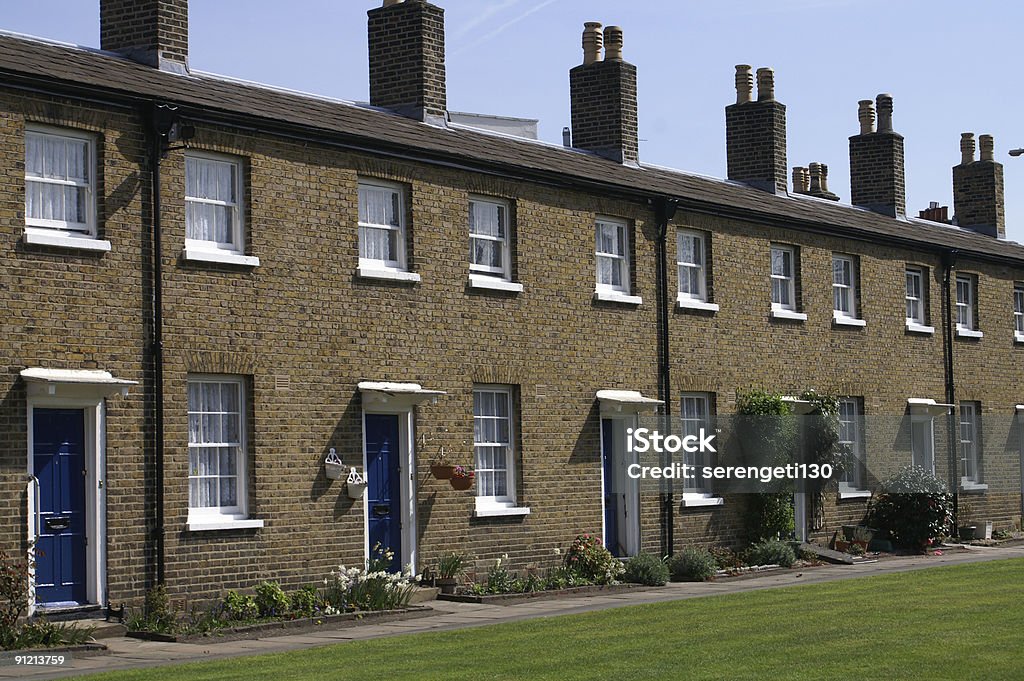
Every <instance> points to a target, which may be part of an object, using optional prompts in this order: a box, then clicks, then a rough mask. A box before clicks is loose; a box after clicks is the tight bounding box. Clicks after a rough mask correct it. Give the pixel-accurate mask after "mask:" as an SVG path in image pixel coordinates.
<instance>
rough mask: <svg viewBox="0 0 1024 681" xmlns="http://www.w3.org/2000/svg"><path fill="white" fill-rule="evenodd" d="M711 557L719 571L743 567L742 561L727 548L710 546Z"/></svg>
mask: <svg viewBox="0 0 1024 681" xmlns="http://www.w3.org/2000/svg"><path fill="white" fill-rule="evenodd" d="M709 550H710V552H711V555H712V556H714V558H715V563H717V564H718V569H719V570H732V569H735V568H738V567H743V559H742V558H741V557H740V556H739V555H738V554H737V553H736V552H735V551H733V550H732V549H730V548H729V547H728V546H712V547H711V548H710V549H709Z"/></svg>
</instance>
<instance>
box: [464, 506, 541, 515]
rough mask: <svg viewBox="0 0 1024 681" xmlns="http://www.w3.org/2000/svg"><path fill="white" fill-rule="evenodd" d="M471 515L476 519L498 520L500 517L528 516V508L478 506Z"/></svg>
mask: <svg viewBox="0 0 1024 681" xmlns="http://www.w3.org/2000/svg"><path fill="white" fill-rule="evenodd" d="M473 515H474V516H475V517H477V518H499V517H502V516H517V515H518V516H522V515H530V507H529V506H478V507H477V508H476V510H475V511H473Z"/></svg>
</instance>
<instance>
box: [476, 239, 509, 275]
mask: <svg viewBox="0 0 1024 681" xmlns="http://www.w3.org/2000/svg"><path fill="white" fill-rule="evenodd" d="M470 262H472V263H473V264H474V265H483V266H485V267H493V268H496V269H501V267H502V252H501V242H500V241H490V240H488V239H472V248H471V257H470Z"/></svg>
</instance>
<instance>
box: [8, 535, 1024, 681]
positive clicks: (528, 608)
mask: <svg viewBox="0 0 1024 681" xmlns="http://www.w3.org/2000/svg"><path fill="white" fill-rule="evenodd" d="M1002 558H1024V546H1012V547H970V549H969V550H968V551H967V552H964V553H946V554H944V555H942V556H927V557H926V556H908V557H904V558H890V559H886V560H883V561H880V562H875V563H858V564H856V565H828V566H821V567H815V568H809V569H807V570H798V569H795V570H781V571H776V572H768V573H765V574H764V575H759V576H753V577H749V578H746V579H740V580H733V581H727V582H700V583H682V584H669V585H668V586H666V587H663V588H659V589H651V590H649V591H639V592H632V593H622V592H620V593H617V594H609V595H598V596H585V597H579V596H577V597H572V598H562V599H552V600H536V601H527V602H524V603H519V604H515V605H480V604H470V603H450V602H447V601H434V602H431V603H430V604H429V605H430V606H431V607H432V608H434V609H435V610H437V611H438V614H437V615H434V616H432V617H424V618H421V619H414V620H407V621H400V622H386V623H383V624H368V625H361V626H356V627H349V628H345V629H335V630H330V629H323V630H319V629H318V630H315V631H305V632H302V633H299V634H292V635H288V636H274V637H270V638H263V639H255V640H245V641H228V642H223V643H218V642H216V641H215V640H211V641H209V642H207V641H204V642H202V643H157V642H153V641H139V640H137V639H132V638H109V639H103V641H102V642H103V643H105V644H106V645H107V647H108V648H109V649H110V654H109V655H101V656H97V657H88V658H80V659H74V660H73V661H72V663H71V665H70V666H67V667H25V666H9V665H8V666H0V680H2V679H32V680H33V681H42V680H43V679H56V678H64V677H68V676H78V675H83V674H90V673H95V672H101V671H114V670H122V669H137V668H142V667H156V666H160V665H167V664H175V663H181V662H195V661H197V660H216V659H223V658H229V657H238V656H242V655H259V654H262V653H276V652H284V651H288V650H304V649H307V648H313V647H315V646H325V645H332V644H336V643H343V642H346V641H358V640H364V639H371V638H381V637H384V636H397V635H401V634H411V633H418V632H423V631H447V630H452V629H464V628H467V627H479V626H483V625H488V624H500V623H502V622H514V621H518V620H526V619H534V618H537V617H552V616H557V615H570V614H574V613H581V612H590V611H593V610H606V609H609V608H619V607H623V606H627V605H640V604H643V603H660V602H664V601H677V600H684V599H688V598H700V597H703V596H712V595H716V594H725V593H740V592H744V591H757V590H760V589H774V588H778V587H784V586H794V585H799V584H817V583H821V582H831V581H836V580H840V579H850V578H854V577H863V576H868V575H881V574H891V573H894V572H907V571H910V570H920V569H922V568H929V567H937V566H940V565H961V564H964V563H977V562H982V561H989V560H998V559H1002Z"/></svg>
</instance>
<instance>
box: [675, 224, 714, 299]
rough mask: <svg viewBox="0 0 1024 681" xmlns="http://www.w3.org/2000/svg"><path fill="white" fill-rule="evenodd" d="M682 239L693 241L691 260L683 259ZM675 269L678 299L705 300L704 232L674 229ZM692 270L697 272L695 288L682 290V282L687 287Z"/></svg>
mask: <svg viewBox="0 0 1024 681" xmlns="http://www.w3.org/2000/svg"><path fill="white" fill-rule="evenodd" d="M684 240H690V241H692V242H693V248H692V250H693V253H694V254H695V259H694V261H693V262H688V261H686V260H683V256H682V253H683V241H684ZM676 270H677V272H676V274H677V276H678V284H677V285H678V293H679V300H684V299H688V300H695V301H698V302H702V303H703V302H707V299H708V283H707V248H706V247H705V237H704V234H702V233H700V232H695V231H693V230H692V229H680V230H677V231H676ZM693 270H696V272H697V290H696V291H684V290H683V283H684V282H686V284H687V288H688V287H689V283H690V274H691V272H692V271H693ZM684 275H685V276H684Z"/></svg>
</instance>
